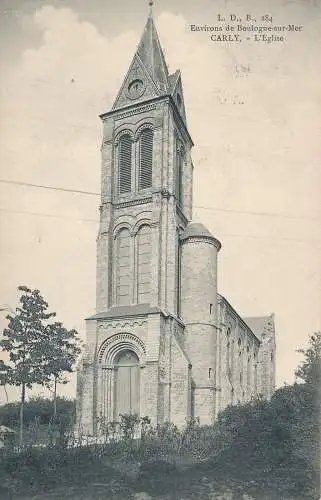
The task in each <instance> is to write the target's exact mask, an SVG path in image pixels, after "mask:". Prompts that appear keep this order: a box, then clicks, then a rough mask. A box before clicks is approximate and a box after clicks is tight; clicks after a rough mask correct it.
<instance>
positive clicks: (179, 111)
mask: <svg viewBox="0 0 321 500" xmlns="http://www.w3.org/2000/svg"><path fill="white" fill-rule="evenodd" d="M100 117H101V119H102V122H103V143H102V177H101V180H102V188H101V206H100V229H99V235H98V255H97V313H102V312H104V311H107V310H108V309H109V308H111V307H115V306H128V307H131V306H135V305H137V304H142V303H147V304H150V305H151V306H159V307H160V308H162V309H164V310H166V311H168V312H170V313H171V314H178V311H179V304H178V300H179V299H178V295H179V294H178V293H177V288H178V286H179V283H178V282H177V280H178V278H179V276H178V274H179V273H178V269H177V266H178V239H179V235H178V232H179V231H180V230H183V229H185V227H186V225H187V223H188V221H189V220H190V219H191V212H192V170H193V167H192V162H191V156H190V150H191V147H192V144H193V143H192V140H191V138H190V135H189V133H188V130H187V125H186V115H185V107H184V98H183V90H182V83H181V75H180V72H179V71H176V72H175V73H174V74H172V75H170V74H169V73H168V68H167V65H166V62H165V58H164V54H163V51H162V48H161V45H160V42H159V38H158V35H157V32H156V29H155V25H154V21H153V17H152V13H150V14H149V16H148V19H147V23H146V26H145V29H144V32H143V35H142V38H141V40H140V42H139V45H138V48H137V50H136V53H135V55H134V58H133V60H132V63H131V65H130V67H129V70H128V72H127V74H126V76H125V78H124V81H123V84H122V86H121V88H120V90H119V92H118V95H117V97H116V100H115V102H114V105H113V107H112V109H111V111H109V112H107V113H103V114H102V115H101V116H100Z"/></svg>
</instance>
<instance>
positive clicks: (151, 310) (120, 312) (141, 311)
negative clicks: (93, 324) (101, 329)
mask: <svg viewBox="0 0 321 500" xmlns="http://www.w3.org/2000/svg"><path fill="white" fill-rule="evenodd" d="M160 312H162V310H161V309H160V308H159V307H151V306H150V305H149V304H136V305H132V306H115V307H111V308H110V309H109V310H108V311H106V312H102V313H97V314H94V315H93V316H90V317H89V318H87V319H107V318H122V317H128V316H137V315H138V316H139V315H146V314H155V313H160Z"/></svg>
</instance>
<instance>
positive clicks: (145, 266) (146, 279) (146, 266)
mask: <svg viewBox="0 0 321 500" xmlns="http://www.w3.org/2000/svg"><path fill="white" fill-rule="evenodd" d="M137 237H138V252H137V254H138V266H137V271H138V272H137V302H138V304H143V303H148V302H149V300H150V290H151V232H150V227H148V226H143V227H142V228H141V229H140V230H139V231H138V235H137Z"/></svg>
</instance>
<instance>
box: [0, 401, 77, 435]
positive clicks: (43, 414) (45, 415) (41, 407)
mask: <svg viewBox="0 0 321 500" xmlns="http://www.w3.org/2000/svg"><path fill="white" fill-rule="evenodd" d="M53 413H54V409H53V401H52V400H51V399H48V398H40V397H36V398H31V399H30V400H29V401H27V402H26V403H25V406H24V424H25V425H26V426H28V425H30V424H32V423H34V422H35V421H37V423H38V424H39V425H48V424H49V423H50V422H51V419H52V416H53ZM75 413H76V409H75V401H74V400H69V399H65V398H57V420H59V421H62V420H64V421H66V420H68V422H69V423H70V422H73V421H74V420H75ZM19 414H20V403H19V402H15V403H8V404H6V405H2V406H0V425H5V426H7V427H11V428H12V427H18V426H19Z"/></svg>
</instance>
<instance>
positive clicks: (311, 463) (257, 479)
mask: <svg viewBox="0 0 321 500" xmlns="http://www.w3.org/2000/svg"><path fill="white" fill-rule="evenodd" d="M320 341H321V334H320V333H317V334H315V335H314V336H312V337H311V339H310V345H309V347H308V349H307V350H304V351H303V354H304V359H303V361H302V363H301V364H300V366H299V367H298V369H297V376H299V377H301V379H302V380H303V382H302V383H295V384H293V385H286V386H284V387H282V388H281V389H279V390H277V391H276V392H275V394H274V395H273V397H272V399H271V401H265V400H263V399H261V398H258V399H255V400H253V401H251V402H249V403H247V404H244V405H238V406H230V407H228V408H226V409H225V410H224V411H223V412H222V413H221V414H220V415H219V418H218V420H217V422H216V423H215V425H213V426H209V427H204V426H200V425H199V423H198V422H197V420H195V421H191V422H188V423H187V424H186V427H185V429H183V430H179V429H177V428H176V427H175V426H174V425H173V424H164V425H161V426H156V427H153V426H152V425H151V424H150V420H149V418H148V417H143V418H141V419H140V418H138V416H136V415H123V416H122V418H121V423H120V425H119V429H120V430H121V436H120V435H119V434H118V435H117V432H116V431H117V429H116V426H115V425H114V426H111V427H108V428H107V427H106V428H105V435H103V436H101V438H100V439H99V440H98V439H97V440H93V442H88V443H87V442H86V443H85V442H84V441H83V440H81V439H79V440H78V441H73V442H72V443H70V442H69V444H70V445H71V447H68V443H67V442H68V439H70V438H72V436H71V434H70V433H69V430H68V429H66V430H65V432H64V431H62V432H61V433H60V435H57V437H56V439H53V440H52V442H51V443H50V445H49V446H47V447H45V448H35V447H25V448H24V449H23V450H22V452H20V453H16V452H15V451H14V450H12V449H11V450H10V448H8V449H6V450H2V452H0V485H2V492H3V497H4V495H5V494H6V495H8V492H10V494H11V495H12V496H14V498H19V496H20V494H21V495H22V498H25V499H26V498H34V495H35V494H36V493H37V494H38V495H40V497H41V498H42V500H45V499H46V498H48V499H49V498H71V499H72V500H76V499H78V498H91V499H92V498H93V499H94V498H102V497H104V498H110V499H114V500H116V499H117V500H118V499H122V500H125V499H131V498H135V497H134V495H135V493H137V492H142V491H144V492H146V495H147V496H145V498H155V499H157V498H158V499H162V500H166V499H168V500H172V499H175V498H186V499H189V500H192V499H195V500H196V499H198V498H202V499H205V500H206V499H208V500H214V499H219V498H220V499H221V500H223V499H224V500H227V499H230V500H232V499H233V500H234V499H243V500H244V499H246V498H247V499H248V500H250V499H257V500H279V499H280V500H281V499H283V500H290V499H291V500H299V499H300V500H304V499H307V500H308V499H311V500H317V499H319V497H320V485H319V471H320V419H319V416H320V387H319V386H318V380H319V378H318V377H319V372H318V370H319V368H320V360H321V356H320V351H319V346H320ZM138 427H140V430H141V431H143V432H142V433H141V437H140V438H139V439H137V437H135V436H136V431H137V428H138ZM104 437H105V439H102V438H104ZM48 491H51V493H50V495H49V493H48V497H47V496H46V495H47V492H48ZM52 491H55V494H56V496H54V497H53V496H52V495H53V493H52ZM27 492H28V495H29V496H26V495H27ZM0 496H1V491H0ZM40 497H39V498H40Z"/></svg>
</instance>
